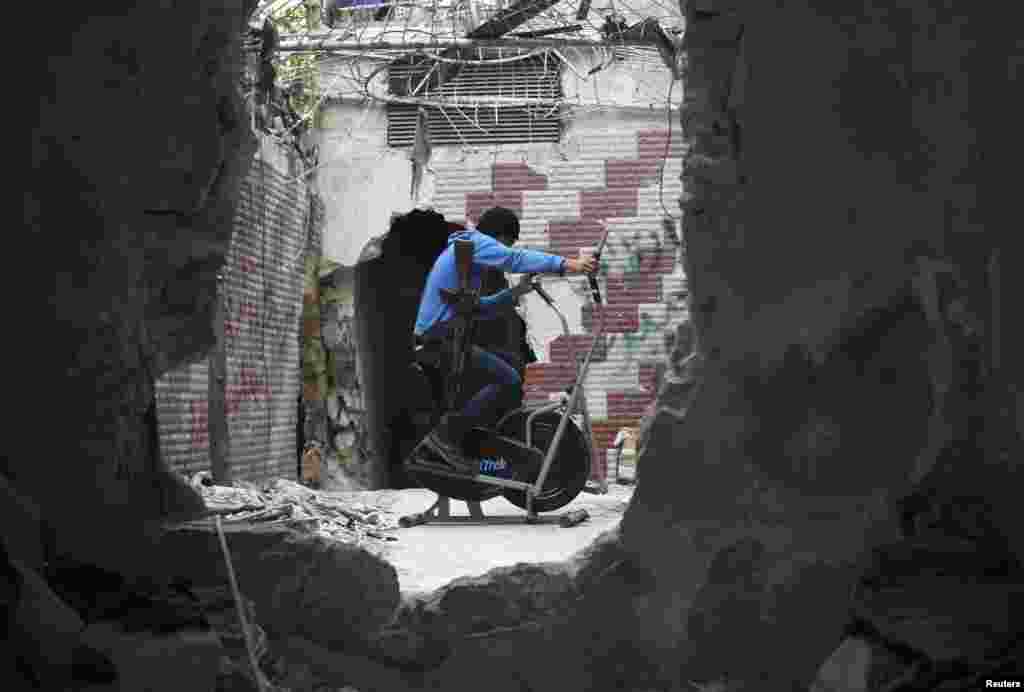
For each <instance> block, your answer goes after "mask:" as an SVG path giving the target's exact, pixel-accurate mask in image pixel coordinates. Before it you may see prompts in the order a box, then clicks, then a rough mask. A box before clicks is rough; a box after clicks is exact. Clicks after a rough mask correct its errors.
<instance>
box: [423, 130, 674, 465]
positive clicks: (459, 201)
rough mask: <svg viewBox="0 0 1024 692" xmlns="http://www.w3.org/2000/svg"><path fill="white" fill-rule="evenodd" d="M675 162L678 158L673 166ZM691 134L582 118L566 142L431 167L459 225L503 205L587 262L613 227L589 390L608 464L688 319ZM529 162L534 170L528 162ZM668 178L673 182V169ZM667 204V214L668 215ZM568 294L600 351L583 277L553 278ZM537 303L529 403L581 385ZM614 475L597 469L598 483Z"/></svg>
mask: <svg viewBox="0 0 1024 692" xmlns="http://www.w3.org/2000/svg"><path fill="white" fill-rule="evenodd" d="M666 154H667V158H666ZM682 155H683V149H682V137H681V135H680V133H679V132H678V130H676V131H674V132H673V136H672V140H671V142H669V138H668V130H667V128H666V126H665V121H664V120H663V119H662V118H660V117H657V116H652V117H651V118H649V119H635V120H626V121H624V120H621V119H616V118H614V117H599V116H597V117H592V118H589V119H583V120H579V121H574V123H573V125H572V130H571V133H570V136H569V137H568V139H567V141H565V142H562V143H561V144H560V145H558V146H554V145H548V148H547V149H544V148H543V147H542V146H537V145H535V146H531V147H529V148H528V149H527V150H523V151H521V152H519V155H518V159H519V160H518V161H517V160H515V159H516V157H517V152H515V151H514V149H513V148H512V147H506V148H504V149H502V150H501V151H500V152H499V155H498V156H497V159H498V161H497V162H494V161H495V157H493V156H477V157H468V158H467V159H466V160H464V161H459V162H457V163H456V162H454V161H451V162H447V161H438V162H432V163H431V166H432V168H433V169H434V171H435V174H436V176H437V178H436V183H435V186H436V190H437V192H436V193H435V196H434V199H433V200H432V201H433V204H434V206H435V208H436V209H437V210H438V211H440V212H441V213H443V214H445V215H446V216H449V217H450V218H453V219H462V218H470V219H476V218H477V217H478V216H479V214H480V213H481V212H482V211H483V210H484V209H486V208H487V207H490V206H493V205H495V204H500V205H502V206H506V207H509V208H512V209H514V210H515V211H516V212H518V213H519V214H520V217H521V225H522V236H521V243H520V244H521V245H523V246H526V247H533V248H536V249H541V250H546V251H548V252H554V253H557V254H562V255H568V256H576V255H577V254H578V253H579V250H580V248H585V247H591V248H592V247H594V246H596V245H597V244H598V242H599V240H600V237H601V233H602V224H604V225H606V226H607V227H608V228H609V229H610V230H611V233H610V236H609V240H608V246H607V248H606V250H605V254H604V258H603V261H604V265H605V271H604V273H603V276H604V278H603V279H602V283H603V287H602V288H603V293H604V295H605V296H606V301H607V306H606V308H605V310H606V311H607V323H606V331H607V333H608V334H609V336H608V337H607V338H606V339H605V342H604V343H603V344H601V346H600V347H599V349H598V351H597V353H596V354H595V359H594V363H593V365H592V367H591V371H590V375H589V377H588V381H587V383H586V384H587V400H588V402H587V403H588V406H589V409H590V414H591V420H592V426H593V429H594V437H595V443H596V445H597V448H598V451H599V458H600V457H601V456H604V457H606V458H608V457H609V456H610V452H609V451H608V447H609V446H610V445H611V442H612V440H613V439H614V437H615V434H616V433H617V432H618V430H619V429H620V428H623V427H636V426H637V425H639V422H640V418H641V417H642V415H643V413H644V411H645V409H646V408H647V407H648V405H649V404H650V403H651V402H652V401H653V399H654V396H655V394H656V392H655V386H656V384H655V383H656V378H657V373H658V372H659V371H660V368H661V367H662V364H663V363H664V362H665V358H666V355H667V353H666V346H667V344H668V341H667V340H666V336H667V335H669V334H671V333H673V332H674V330H675V327H676V325H678V324H679V323H680V322H681V321H683V320H686V319H688V313H687V311H686V307H685V303H684V301H683V296H684V292H685V277H684V276H683V273H682V268H681V263H680V262H679V244H678V235H677V234H678V223H677V222H675V221H674V220H672V218H671V217H677V216H679V206H678V199H679V197H680V194H681V183H680V180H679V174H680V168H681V166H682ZM527 162H529V163H527ZM663 164H664V176H663V179H662V175H661V173H662V165H663ZM662 200H664V207H663V206H662ZM546 283H548V284H549V286H550V287H551V288H552V289H557V290H558V293H557V294H556V298H558V297H559V295H561V296H562V299H561V300H560V303H561V307H562V309H563V310H564V311H565V312H566V313H567V314H568V315H569V319H570V323H573V322H575V323H576V324H580V325H582V330H583V333H578V334H577V335H576V336H574V337H573V340H574V341H575V343H576V347H577V349H578V350H579V351H580V352H585V349H586V348H588V347H589V345H590V343H591V337H590V331H591V329H592V327H593V323H594V320H593V315H592V314H591V312H592V311H591V309H590V308H588V307H585V303H584V300H583V296H584V295H586V294H587V289H586V286H585V282H584V280H583V279H577V278H572V279H567V280H566V281H565V283H568V284H569V287H571V290H569V287H566V286H565V283H563V284H562V288H560V289H559V288H558V286H557V285H556V284H559V283H560V281H559V280H557V279H555V278H553V277H552V278H550V279H547V280H546ZM534 300H535V299H533V298H531V297H528V298H527V303H526V311H527V318H528V320H529V322H530V326H531V339H532V340H533V342H534V348H535V350H536V351H537V355H538V357H540V359H541V361H542V362H540V363H535V364H533V365H531V366H530V367H529V369H528V371H527V382H526V385H527V398H528V399H529V400H546V399H548V398H551V397H553V396H557V395H558V392H559V391H560V390H562V389H563V388H564V387H565V386H567V385H568V384H569V383H570V382H571V379H572V373H573V370H572V364H571V361H570V359H569V349H568V347H567V344H566V342H565V341H566V340H565V338H564V337H562V336H560V334H561V328H560V327H559V326H558V324H557V322H556V321H555V319H554V318H553V316H552V315H551V313H550V311H549V309H548V308H546V307H545V306H543V305H541V304H540V303H539V302H533V301H534ZM603 472H604V469H603V467H601V465H597V468H596V469H595V476H596V477H599V478H600V477H603Z"/></svg>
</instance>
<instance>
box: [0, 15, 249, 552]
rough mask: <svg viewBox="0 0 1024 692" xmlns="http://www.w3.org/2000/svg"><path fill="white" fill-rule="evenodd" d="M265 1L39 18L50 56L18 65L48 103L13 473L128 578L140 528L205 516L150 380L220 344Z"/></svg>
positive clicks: (31, 191)
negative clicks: (244, 39) (246, 70)
mask: <svg viewBox="0 0 1024 692" xmlns="http://www.w3.org/2000/svg"><path fill="white" fill-rule="evenodd" d="M254 4H255V3H254V2H246V1H244V0H223V1H219V2H202V3H200V2H186V3H175V4H174V5H173V6H172V5H168V4H166V3H164V4H156V5H152V4H146V5H138V4H136V3H115V4H114V6H107V7H105V10H106V13H105V14H102V15H97V14H96V13H95V12H94V11H93V10H94V8H84V7H79V6H70V7H64V8H61V11H60V12H56V13H54V12H52V11H50V10H49V9H48V8H42V7H40V11H41V12H44V13H45V15H40V16H39V21H38V22H36V23H37V24H38V25H45V26H46V27H47V32H48V34H49V35H50V36H51V37H52V38H53V41H54V42H53V44H52V45H51V46H49V48H48V51H47V52H46V53H45V54H44V55H42V56H40V57H39V58H38V59H35V60H31V61H28V66H27V67H25V68H24V72H25V74H26V77H25V79H26V83H27V84H29V85H30V87H31V88H30V89H29V90H27V92H26V93H28V94H37V95H38V96H37V98H36V99H33V98H27V99H26V102H27V103H28V107H29V114H28V115H29V117H28V122H29V130H30V131H31V133H32V134H31V137H30V148H29V150H30V156H31V160H30V161H29V164H28V166H26V168H25V170H24V171H23V173H22V174H21V177H22V181H23V183H22V184H23V185H24V187H23V190H24V226H23V228H24V232H23V235H22V237H21V240H23V241H25V242H19V251H18V256H19V258H21V260H22V261H25V262H39V266H40V268H41V273H40V275H41V277H42V285H41V287H39V288H37V289H31V290H28V291H26V290H25V287H26V285H25V284H24V283H21V284H20V285H17V286H15V285H12V286H11V287H10V290H8V292H7V294H8V295H9V296H12V297H17V298H16V300H15V302H16V303H17V308H16V313H15V319H16V322H17V323H18V324H19V325H20V328H21V329H23V330H24V331H25V333H26V334H31V335H32V337H31V339H30V340H29V341H26V342H24V343H21V344H18V345H14V344H12V346H14V353H12V355H11V357H9V358H8V359H5V362H7V363H9V367H12V368H15V369H16V372H12V373H11V375H10V376H9V377H8V381H10V382H14V381H15V380H19V381H20V380H21V377H22V375H23V374H24V373H25V372H26V371H27V370H30V371H32V372H33V375H32V378H33V384H32V386H31V387H30V388H29V390H27V391H25V393H24V394H25V397H26V398H25V399H24V400H23V401H22V402H21V403H20V404H19V405H18V406H17V407H16V410H17V411H19V412H21V413H18V414H16V417H15V418H11V419H9V420H8V425H9V427H10V429H11V430H12V431H13V430H17V431H18V434H17V435H12V437H13V438H17V439H16V440H15V439H11V440H10V442H11V443H13V448H11V449H10V450H9V451H8V453H6V454H5V455H4V456H5V463H4V471H5V472H7V473H9V474H10V475H11V476H12V478H13V479H14V481H15V483H16V484H17V486H18V487H19V489H21V490H22V492H24V493H26V494H27V495H29V496H31V497H32V498H33V499H35V500H37V501H38V502H39V503H40V504H41V505H42V506H43V513H44V514H45V515H46V516H47V517H48V519H50V520H51V521H52V522H53V524H54V528H55V534H56V535H57V536H58V539H59V541H58V542H59V543H60V545H61V547H62V548H67V549H71V550H75V551H77V552H79V553H81V554H88V555H92V556H93V557H96V558H97V559H99V557H100V556H102V557H103V558H104V559H106V558H109V559H110V561H112V562H127V563H132V562H135V561H137V560H138V556H139V555H140V554H142V553H141V552H140V551H139V550H134V549H133V547H137V546H133V544H132V543H131V542H130V541H129V537H128V534H129V533H131V531H130V530H129V527H131V528H136V527H137V522H138V519H139V518H140V517H144V516H154V515H160V514H163V513H167V512H169V511H171V510H174V509H177V510H182V509H187V508H191V509H194V508H195V507H196V504H197V499H196V498H195V497H194V495H192V494H189V493H188V492H186V491H184V490H182V489H180V488H179V487H178V486H177V485H176V484H175V481H174V480H173V479H171V478H170V477H169V476H168V475H167V474H166V473H165V472H164V470H163V467H162V465H161V463H160V462H159V460H158V452H157V440H156V427H155V416H154V415H153V409H154V404H155V402H154V396H153V382H154V381H155V379H156V378H158V377H160V376H161V375H163V374H164V373H165V372H168V371H169V370H171V369H173V368H175V367H177V366H179V365H180V364H182V363H183V362H186V361H187V360H189V359H191V358H194V357H196V356H197V355H201V354H203V353H204V352H205V351H206V350H207V349H208V348H209V347H210V345H211V344H212V343H213V331H212V326H211V325H212V322H211V317H212V314H213V305H214V297H215V295H216V282H217V273H218V272H219V271H220V269H221V267H222V266H223V264H224V258H225V255H226V254H227V252H228V247H229V243H230V240H231V233H232V228H233V227H232V223H231V220H232V218H233V217H234V215H235V208H236V204H237V198H238V190H239V185H240V182H241V180H242V179H243V178H244V175H245V173H246V172H247V170H248V166H249V163H250V160H251V155H252V152H253V151H254V146H255V142H254V138H253V137H252V135H251V134H250V131H249V127H248V123H247V119H246V118H245V115H244V112H243V109H242V101H241V98H240V88H239V87H240V81H241V65H242V60H241V57H240V49H239V37H240V35H241V34H242V32H243V31H244V30H245V19H246V16H247V15H248V13H249V11H250V10H251V9H252V6H253V5H254ZM29 21H31V20H29ZM5 274H6V275H7V276H10V277H12V278H13V277H14V275H15V274H21V272H7V273H5ZM51 277H52V280H51ZM20 281H21V279H19V282H20ZM35 363H38V364H39V365H38V367H37V366H35V365H31V364H35ZM55 402H57V403H56V405H57V406H58V408H59V410H60V415H47V414H45V413H43V412H45V411H52V410H53V407H54V405H55ZM22 414H23V415H22ZM58 420H59V423H58V422H56V421H58ZM44 441H45V448H46V449H45V452H43V451H42V450H41V449H40V448H39V447H40V444H41V443H43V442H44ZM33 449H34V451H33ZM101 527H102V528H101ZM129 558H130V559H129Z"/></svg>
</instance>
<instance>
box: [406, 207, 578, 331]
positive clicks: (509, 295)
mask: <svg viewBox="0 0 1024 692" xmlns="http://www.w3.org/2000/svg"><path fill="white" fill-rule="evenodd" d="M456 240H472V241H473V265H472V268H471V269H470V273H469V285H470V287H472V288H474V289H479V288H480V277H481V275H482V273H483V268H484V267H496V268H498V269H501V270H502V271H506V272H511V273H513V274H555V273H557V272H560V271H562V268H563V264H564V263H565V260H564V259H563V258H561V257H559V256H558V255H549V254H548V253H546V252H536V251H534V250H521V249H516V248H510V247H507V246H505V245H503V244H502V243H500V242H499V241H497V240H495V239H494V238H492V237H491V236H489V235H487V234H485V233H481V232H480V231H478V230H476V229H474V228H472V227H470V228H469V230H465V231H459V232H458V233H452V234H451V235H450V236H448V247H446V248H445V249H444V252H442V253H441V254H440V255H439V256H438V258H437V260H436V261H435V262H434V267H433V268H432V269H431V270H430V274H428V275H427V283H426V285H425V286H424V288H423V294H422V295H421V296H420V309H419V313H418V314H417V315H416V329H415V331H416V334H417V335H419V336H423V335H424V334H426V333H427V332H428V331H429V332H431V333H432V334H436V333H439V332H440V330H441V329H442V327H443V325H444V324H445V323H447V322H448V321H449V320H450V319H452V317H454V316H455V311H454V309H453V308H452V307H451V306H450V305H448V304H447V303H445V302H444V299H443V298H442V297H441V289H442V288H447V289H451V290H455V289H456V288H458V286H459V274H458V271H457V270H456V268H455V241H456ZM513 301H514V293H513V291H512V289H511V288H506V289H505V290H503V291H499V292H498V293H495V294H494V295H492V296H485V297H483V298H481V299H480V306H481V308H482V309H483V314H481V315H480V318H481V319H488V318H494V317H496V316H497V309H498V308H500V307H503V306H506V305H511V304H512V303H513Z"/></svg>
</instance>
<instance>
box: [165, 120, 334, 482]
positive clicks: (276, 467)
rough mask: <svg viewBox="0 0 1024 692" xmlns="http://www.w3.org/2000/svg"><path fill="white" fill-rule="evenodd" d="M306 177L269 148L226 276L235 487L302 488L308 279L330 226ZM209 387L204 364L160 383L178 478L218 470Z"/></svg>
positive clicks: (295, 160) (250, 186)
mask: <svg viewBox="0 0 1024 692" xmlns="http://www.w3.org/2000/svg"><path fill="white" fill-rule="evenodd" d="M303 170H304V168H303V163H302V161H301V159H300V158H299V157H298V155H297V154H296V153H295V151H294V150H293V149H292V148H291V147H289V146H287V145H286V144H284V143H281V142H278V141H276V140H275V139H274V138H272V137H270V136H264V137H263V138H262V143H261V148H260V150H259V151H258V152H257V154H256V155H255V156H254V157H253V159H252V164H251V168H250V170H249V173H248V175H247V176H246V177H245V179H244V180H243V181H242V183H241V193H240V204H239V206H238V210H237V212H236V214H235V218H234V222H233V225H234V233H233V235H232V240H231V246H230V248H229V251H228V255H227V263H226V265H225V266H224V268H223V269H222V276H223V281H222V282H221V285H220V296H219V299H220V300H221V301H222V302H223V305H222V313H221V314H222V315H223V320H224V324H223V329H224V351H225V358H226V367H227V370H226V381H225V382H224V383H223V385H222V386H223V388H224V400H225V405H226V414H227V422H228V430H227V433H228V435H227V437H228V454H227V464H228V467H229V470H230V477H231V478H233V479H236V480H264V479H268V478H274V477H285V478H294V477H295V474H296V468H297V465H298V460H297V459H296V452H295V450H296V441H295V435H296V420H295V418H296V414H297V408H296V405H295V402H296V399H297V397H298V396H299V394H300V388H301V373H300V362H299V361H300V353H299V348H300V344H299V334H300V329H301V328H302V320H301V317H302V314H301V308H302V292H303V269H304V267H305V264H306V261H307V257H314V258H315V257H317V256H319V252H320V237H321V234H322V227H323V224H324V218H323V213H322V204H321V203H319V200H318V199H317V198H316V193H315V190H314V189H313V186H312V181H311V180H310V179H309V178H308V177H306V178H301V174H302V172H303ZM300 178H301V179H300ZM208 378H209V367H208V363H207V362H206V361H205V360H204V361H200V362H196V363H191V364H188V365H185V366H182V367H181V368H179V369H177V370H175V371H172V372H169V373H167V374H166V375H165V376H164V377H163V378H161V379H160V380H158V382H157V387H156V391H157V420H158V423H159V426H160V431H161V436H160V443H161V448H162V453H163V458H164V461H165V462H166V463H167V464H168V465H169V466H170V467H171V468H172V469H174V470H175V471H180V472H184V473H195V472H197V471H202V470H209V469H210V440H211V426H210V410H209V380H208Z"/></svg>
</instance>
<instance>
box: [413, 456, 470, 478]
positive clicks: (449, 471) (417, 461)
mask: <svg viewBox="0 0 1024 692" xmlns="http://www.w3.org/2000/svg"><path fill="white" fill-rule="evenodd" d="M405 468H406V470H407V471H419V472H426V473H440V474H443V475H446V476H458V477H459V478H466V479H468V480H472V479H474V478H476V476H477V474H475V473H463V472H461V471H459V470H457V469H456V468H455V467H453V466H452V465H450V464H446V463H444V462H441V461H431V460H427V459H422V458H420V457H410V458H409V459H407V460H406V462H405Z"/></svg>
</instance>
